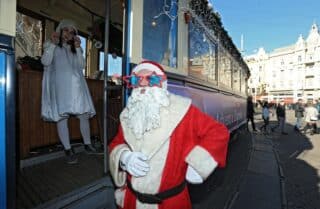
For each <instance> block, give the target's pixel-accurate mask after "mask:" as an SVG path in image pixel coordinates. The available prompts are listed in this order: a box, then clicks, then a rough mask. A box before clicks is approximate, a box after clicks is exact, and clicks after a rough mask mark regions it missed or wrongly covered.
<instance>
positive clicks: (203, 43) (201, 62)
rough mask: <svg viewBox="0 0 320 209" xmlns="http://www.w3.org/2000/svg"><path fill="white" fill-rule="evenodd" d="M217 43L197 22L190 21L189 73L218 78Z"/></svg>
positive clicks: (204, 77)
mask: <svg viewBox="0 0 320 209" xmlns="http://www.w3.org/2000/svg"><path fill="white" fill-rule="evenodd" d="M216 57H217V45H216V44H215V43H214V42H213V41H211V40H210V38H208V36H207V35H206V34H205V32H204V31H203V30H202V29H201V26H199V25H198V24H197V23H196V22H194V23H192V22H190V23H189V74H190V75H191V76H195V77H197V78H200V79H203V80H207V81H215V80H216V60H217V59H216Z"/></svg>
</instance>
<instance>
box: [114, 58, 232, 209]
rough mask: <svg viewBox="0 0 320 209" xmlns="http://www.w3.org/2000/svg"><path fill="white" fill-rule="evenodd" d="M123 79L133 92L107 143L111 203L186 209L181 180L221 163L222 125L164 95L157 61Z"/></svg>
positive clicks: (225, 136) (199, 177)
mask: <svg viewBox="0 0 320 209" xmlns="http://www.w3.org/2000/svg"><path fill="white" fill-rule="evenodd" d="M124 79H125V81H126V83H127V87H128V88H133V90H132V93H131V96H130V97H129V99H128V103H127V105H126V107H125V108H124V110H123V111H122V113H121V115H120V127H119V130H118V133H117V135H116V137H115V138H114V139H113V140H112V141H111V144H110V145H109V152H110V157H109V159H110V162H109V165H110V173H111V175H112V177H113V180H114V182H115V184H116V186H117V187H118V189H117V190H116V192H115V198H116V203H117V205H118V206H119V207H120V208H124V209H131V208H132V209H133V208H135V209H142V208H148V209H153V208H154V209H156V208H166V209H169V208H170V209H174V208H183V209H191V202H190V197H189V194H188V189H187V187H186V181H187V182H189V183H193V184H198V183H202V182H203V181H204V180H205V179H206V178H207V177H208V176H209V175H210V174H211V173H212V172H213V170H214V169H215V168H216V167H217V166H219V167H223V166H225V164H226V154H227V147H228V141H229V132H228V129H227V128H226V126H225V125H223V124H221V123H219V122H217V121H216V120H214V119H213V118H211V117H210V116H208V115H206V114H205V113H203V112H201V111H200V110H199V109H198V108H196V107H195V106H194V105H192V104H191V99H189V98H186V97H182V96H178V95H175V94H172V93H169V92H168V91H167V78H166V75H165V73H164V70H163V68H162V66H160V65H159V64H158V63H155V62H151V61H144V62H142V63H140V64H138V65H137V66H136V67H135V68H134V69H133V72H132V74H131V75H130V76H126V77H125V78H124Z"/></svg>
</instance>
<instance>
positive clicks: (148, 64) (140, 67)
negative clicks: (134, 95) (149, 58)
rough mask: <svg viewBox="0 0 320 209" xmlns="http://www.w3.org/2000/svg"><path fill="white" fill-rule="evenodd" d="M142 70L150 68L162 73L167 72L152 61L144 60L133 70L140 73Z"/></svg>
mask: <svg viewBox="0 0 320 209" xmlns="http://www.w3.org/2000/svg"><path fill="white" fill-rule="evenodd" d="M140 70H150V71H154V72H155V73H157V74H160V75H164V74H165V73H164V71H163V70H162V69H161V68H159V67H158V66H157V65H155V64H153V63H151V62H142V63H140V64H138V65H137V66H136V67H135V68H133V70H132V72H135V73H138V72H139V71H140Z"/></svg>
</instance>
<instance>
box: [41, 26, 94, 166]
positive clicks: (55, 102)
mask: <svg viewBox="0 0 320 209" xmlns="http://www.w3.org/2000/svg"><path fill="white" fill-rule="evenodd" d="M77 33H78V31H77V28H76V27H75V23H74V22H73V21H71V20H62V21H61V22H60V23H59V25H58V27H57V28H56V31H55V32H53V34H52V36H51V39H50V40H49V41H47V42H46V43H45V45H44V54H43V56H42V58H41V62H42V64H43V65H44V74H43V80H42V105H41V115H42V118H43V119H44V120H46V121H54V122H57V128H58V135H59V138H60V141H61V143H62V144H63V147H64V149H65V153H66V156H67V162H68V163H70V164H74V163H77V158H76V156H75V155H74V152H73V150H72V149H71V145H70V138H69V130H68V118H69V117H70V116H72V115H74V116H77V118H78V119H79V120H80V131H81V134H82V138H83V140H84V144H85V150H86V151H87V152H89V153H92V152H95V151H96V150H95V148H94V147H93V146H92V145H91V140H90V127H89V118H90V117H92V116H94V115H95V114H96V112H95V108H94V105H93V102H92V99H91V95H90V92H89V89H88V86H87V83H86V81H85V78H84V76H83V72H82V71H83V68H84V65H85V60H84V57H83V55H82V49H81V47H80V38H79V37H78V36H77Z"/></svg>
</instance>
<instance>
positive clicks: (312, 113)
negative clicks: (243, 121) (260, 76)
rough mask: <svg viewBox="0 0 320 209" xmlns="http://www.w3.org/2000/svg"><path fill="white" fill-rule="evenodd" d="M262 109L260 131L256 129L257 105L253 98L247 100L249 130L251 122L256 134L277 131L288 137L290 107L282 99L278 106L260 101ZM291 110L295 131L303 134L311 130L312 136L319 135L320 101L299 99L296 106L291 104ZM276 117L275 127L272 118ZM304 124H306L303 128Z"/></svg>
mask: <svg viewBox="0 0 320 209" xmlns="http://www.w3.org/2000/svg"><path fill="white" fill-rule="evenodd" d="M257 104H259V105H260V106H261V107H262V111H261V117H262V119H263V124H262V126H261V127H260V129H257V128H256V124H255V122H254V114H255V105H254V103H253V101H252V96H248V99H247V124H248V126H247V128H248V130H249V122H251V125H252V130H253V131H254V132H259V131H261V132H263V133H265V134H269V133H270V132H275V131H276V130H277V129H278V130H279V131H280V133H281V134H282V135H287V134H288V133H287V132H286V131H285V123H286V109H289V108H288V105H286V104H285V101H284V100H283V99H282V100H280V102H279V103H278V104H273V103H268V102H267V101H262V102H261V101H259V102H258V103H257ZM290 109H292V110H294V114H295V118H296V122H295V125H294V130H295V131H298V132H302V133H307V132H308V131H309V130H310V129H311V132H310V134H311V135H313V134H317V133H318V128H317V121H318V120H319V119H320V102H319V100H315V101H313V100H308V101H307V102H306V103H304V102H303V100H302V99H299V100H298V101H297V102H296V103H295V104H293V105H292V104H290ZM274 114H275V115H276V118H277V123H276V125H275V126H270V117H271V116H273V115H274ZM303 124H305V125H304V126H303Z"/></svg>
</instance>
